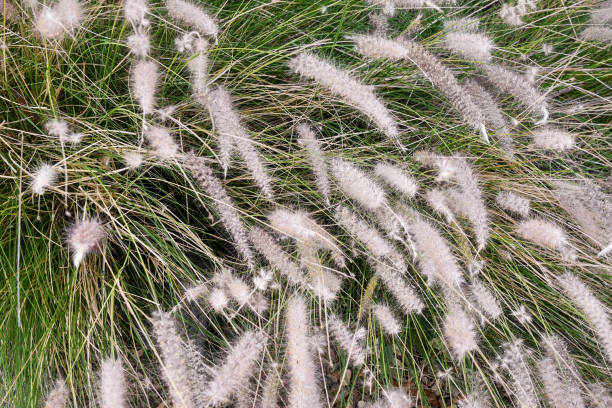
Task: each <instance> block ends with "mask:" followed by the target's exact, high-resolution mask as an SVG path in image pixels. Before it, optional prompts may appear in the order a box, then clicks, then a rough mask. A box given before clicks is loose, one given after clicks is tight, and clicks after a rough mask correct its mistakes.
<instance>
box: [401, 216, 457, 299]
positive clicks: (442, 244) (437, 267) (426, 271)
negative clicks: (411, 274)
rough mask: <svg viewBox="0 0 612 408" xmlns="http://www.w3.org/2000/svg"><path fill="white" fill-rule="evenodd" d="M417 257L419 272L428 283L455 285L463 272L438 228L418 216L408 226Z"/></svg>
mask: <svg viewBox="0 0 612 408" xmlns="http://www.w3.org/2000/svg"><path fill="white" fill-rule="evenodd" d="M409 229H410V232H411V233H412V236H413V239H414V242H415V244H416V249H417V253H418V257H419V267H420V270H421V273H423V275H425V276H426V277H427V280H428V282H430V284H434V283H441V284H443V285H446V286H448V287H457V286H459V285H460V284H461V282H463V274H462V273H461V269H460V268H459V264H458V263H457V259H456V258H455V256H454V255H453V253H452V251H451V249H450V247H449V246H448V243H447V242H446V240H445V239H444V238H443V237H442V235H440V233H439V232H438V230H437V229H436V228H435V227H434V226H432V225H431V224H430V223H429V222H428V221H426V220H424V219H423V218H421V217H420V216H419V217H417V218H416V220H415V221H414V222H413V223H412V225H410V226H409Z"/></svg>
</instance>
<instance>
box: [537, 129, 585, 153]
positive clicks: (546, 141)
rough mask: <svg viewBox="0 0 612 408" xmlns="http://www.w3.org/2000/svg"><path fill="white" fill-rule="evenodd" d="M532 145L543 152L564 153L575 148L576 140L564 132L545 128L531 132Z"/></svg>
mask: <svg viewBox="0 0 612 408" xmlns="http://www.w3.org/2000/svg"><path fill="white" fill-rule="evenodd" d="M533 144H534V145H535V146H536V147H539V148H541V149H544V150H553V151H556V152H565V151H568V150H572V149H573V148H574V147H575V146H576V138H575V137H574V135H572V134H571V133H569V132H568V131H566V130H563V129H558V128H555V127H552V126H546V127H543V128H541V129H536V130H535V131H534V132H533Z"/></svg>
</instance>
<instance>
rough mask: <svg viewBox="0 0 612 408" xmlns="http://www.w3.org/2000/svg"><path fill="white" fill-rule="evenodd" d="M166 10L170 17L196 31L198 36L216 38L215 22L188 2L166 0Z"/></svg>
mask: <svg viewBox="0 0 612 408" xmlns="http://www.w3.org/2000/svg"><path fill="white" fill-rule="evenodd" d="M166 9H167V10H168V15H169V16H170V17H172V18H173V19H175V20H178V21H179V22H181V23H183V24H185V25H187V26H189V27H191V28H193V29H195V30H198V31H199V32H200V34H203V35H210V36H216V35H217V34H218V32H219V27H218V26H217V23H216V22H215V20H214V19H213V18H212V17H211V16H210V15H209V14H208V13H207V12H205V11H204V10H203V9H202V8H200V7H198V6H196V5H195V4H194V3H192V2H190V1H183V0H167V1H166Z"/></svg>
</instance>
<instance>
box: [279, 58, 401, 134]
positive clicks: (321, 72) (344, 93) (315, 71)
mask: <svg viewBox="0 0 612 408" xmlns="http://www.w3.org/2000/svg"><path fill="white" fill-rule="evenodd" d="M289 67H290V68H291V70H292V71H293V72H295V73H297V74H299V75H300V76H302V77H305V78H308V79H311V80H313V81H315V82H317V83H319V84H320V85H321V86H322V87H324V88H326V89H328V90H329V91H330V92H331V93H333V94H335V95H338V96H340V97H341V98H342V99H344V100H345V102H346V103H347V104H348V105H353V106H354V107H355V108H357V109H358V110H359V111H361V112H362V113H363V114H364V115H366V116H367V117H368V118H370V120H371V121H372V122H374V123H375V124H376V126H377V127H378V128H379V129H380V130H381V131H382V132H383V133H385V134H386V135H387V136H388V137H389V138H391V139H393V140H394V141H396V142H398V144H399V141H398V137H399V130H398V125H397V123H396V121H395V119H394V118H393V116H392V115H391V113H390V112H389V110H388V109H387V108H386V107H385V106H384V105H383V103H382V102H381V100H380V99H379V98H378V97H377V96H376V95H375V94H374V92H373V91H372V88H371V87H369V86H367V85H364V84H362V83H361V82H359V80H357V79H356V78H354V77H353V76H352V75H350V74H349V73H348V72H347V71H344V70H342V69H340V68H337V67H336V66H334V65H333V64H332V63H330V62H328V61H326V60H324V59H322V58H319V57H317V56H315V55H313V54H310V53H308V52H303V53H301V54H299V55H297V56H296V57H294V58H293V59H292V60H291V62H290V63H289Z"/></svg>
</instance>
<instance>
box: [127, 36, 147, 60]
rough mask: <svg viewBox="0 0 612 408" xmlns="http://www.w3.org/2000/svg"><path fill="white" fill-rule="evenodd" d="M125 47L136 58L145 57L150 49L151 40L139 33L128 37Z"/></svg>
mask: <svg viewBox="0 0 612 408" xmlns="http://www.w3.org/2000/svg"><path fill="white" fill-rule="evenodd" d="M127 45H128V47H129V48H130V52H131V53H132V54H134V55H135V56H137V57H145V56H147V54H149V50H150V49H151V39H150V38H149V34H147V33H144V32H141V33H138V32H136V33H134V34H132V35H130V36H129V37H128V39H127Z"/></svg>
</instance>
